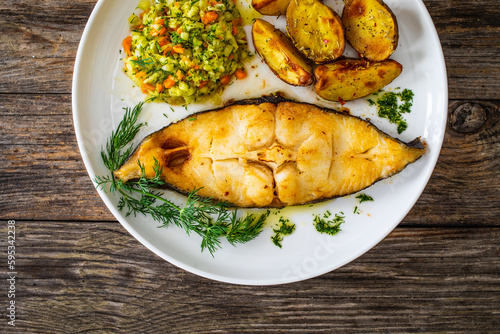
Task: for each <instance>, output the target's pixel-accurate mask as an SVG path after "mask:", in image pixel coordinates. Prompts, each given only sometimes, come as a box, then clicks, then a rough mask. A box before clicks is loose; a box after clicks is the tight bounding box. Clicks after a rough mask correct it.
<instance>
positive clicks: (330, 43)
mask: <svg viewBox="0 0 500 334" xmlns="http://www.w3.org/2000/svg"><path fill="white" fill-rule="evenodd" d="M286 27H287V31H288V35H289V36H290V38H291V39H292V41H293V43H294V44H295V46H296V47H297V49H298V50H299V51H300V52H302V53H303V54H304V55H305V56H306V57H307V58H309V59H311V60H312V61H314V62H315V63H318V64H322V63H327V62H331V61H334V60H336V59H338V58H339V57H340V56H342V53H343V52H344V48H345V34H344V27H343V25H342V21H341V18H340V16H339V15H338V14H337V13H336V12H335V11H334V10H333V9H331V8H330V7H328V6H326V5H324V4H322V3H321V2H320V1H318V0H293V1H291V2H290V5H289V6H288V9H287V11H286Z"/></svg>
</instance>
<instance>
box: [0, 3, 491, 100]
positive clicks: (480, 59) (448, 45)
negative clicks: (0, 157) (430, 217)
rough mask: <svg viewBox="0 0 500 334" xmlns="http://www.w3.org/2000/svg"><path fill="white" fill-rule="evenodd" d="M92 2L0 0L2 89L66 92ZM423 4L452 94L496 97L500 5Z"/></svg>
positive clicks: (455, 96) (7, 91)
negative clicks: (438, 41)
mask: <svg viewBox="0 0 500 334" xmlns="http://www.w3.org/2000/svg"><path fill="white" fill-rule="evenodd" d="M95 2H96V1H95V0H80V1H76V2H75V1H72V2H67V1H61V0H46V1H43V2H39V1H15V2H12V1H9V0H0V9H1V10H2V17H3V18H2V21H0V31H1V32H2V34H1V37H0V38H1V41H2V43H0V52H1V53H2V55H3V56H2V58H1V59H0V66H2V76H1V77H0V93H70V92H71V80H72V71H73V65H74V58H75V56H76V51H77V48H78V42H79V40H80V37H81V34H82V32H83V29H84V26H85V24H86V21H87V19H88V17H89V15H90V13H91V11H92V9H93V7H94V4H95ZM425 5H426V6H427V7H428V9H429V11H430V13H431V16H432V18H433V20H434V23H435V25H436V27H437V31H438V34H439V37H440V39H441V44H442V46H443V50H444V55H445V60H446V64H447V71H448V78H449V94H450V98H451V99H453V100H455V99H470V100H478V99H490V100H491V99H500V95H499V91H500V56H499V54H500V45H499V43H498V40H499V38H500V28H499V23H498V22H499V21H498V19H497V18H498V16H499V15H500V8H499V6H497V5H496V4H495V3H494V2H492V1H490V0H475V1H460V0H452V1H451V0H450V1H440V0H426V1H425ZM485 78H488V80H485Z"/></svg>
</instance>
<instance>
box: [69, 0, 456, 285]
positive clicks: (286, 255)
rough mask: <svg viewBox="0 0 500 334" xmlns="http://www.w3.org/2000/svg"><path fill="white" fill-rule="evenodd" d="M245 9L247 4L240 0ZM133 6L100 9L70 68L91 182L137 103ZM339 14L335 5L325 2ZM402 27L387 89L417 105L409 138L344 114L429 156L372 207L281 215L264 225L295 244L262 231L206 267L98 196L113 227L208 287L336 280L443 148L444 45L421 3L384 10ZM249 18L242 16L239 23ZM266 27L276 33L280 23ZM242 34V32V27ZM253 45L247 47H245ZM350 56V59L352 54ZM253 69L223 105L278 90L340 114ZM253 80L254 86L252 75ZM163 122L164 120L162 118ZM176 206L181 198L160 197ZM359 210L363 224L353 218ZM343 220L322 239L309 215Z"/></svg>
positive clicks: (193, 244)
mask: <svg viewBox="0 0 500 334" xmlns="http://www.w3.org/2000/svg"><path fill="white" fill-rule="evenodd" d="M243 1H244V0H243ZM137 3H138V0H100V1H99V2H98V3H97V5H96V7H95V8H94V11H93V12H92V15H91V16H90V19H89V21H88V24H87V26H86V28H85V31H84V33H83V36H82V39H81V42H80V47H79V49H78V54H77V58H76V63H75V70H74V78H73V116H74V125H75V131H76V135H77V139H78V144H79V147H80V151H81V154H82V158H83V160H84V162H85V166H86V168H87V170H88V172H89V175H90V177H91V178H94V177H95V176H96V175H107V173H108V172H107V170H106V169H105V167H104V166H103V164H102V161H101V157H100V149H101V147H102V146H103V145H105V142H106V140H107V138H108V137H109V135H110V134H111V131H112V130H113V128H114V127H115V126H116V125H117V123H118V122H119V121H120V120H121V118H122V116H123V110H122V107H124V106H131V107H132V106H133V105H135V103H137V102H139V101H140V100H141V99H143V96H142V95H141V93H140V92H139V91H138V90H137V88H134V87H133V85H132V83H131V81H130V80H129V79H128V78H126V77H125V75H124V74H123V73H122V72H121V65H120V61H119V58H120V54H119V50H120V48H121V41H122V39H123V38H124V37H125V36H126V35H127V34H128V24H127V18H128V17H129V15H130V14H131V13H132V12H133V11H134V9H135V7H136V5H137ZM326 3H328V4H329V5H330V6H331V7H333V8H334V9H335V10H336V11H337V12H338V13H340V12H341V8H342V5H343V2H342V1H338V2H335V1H333V0H327V1H326ZM387 4H388V5H389V6H390V7H391V9H392V10H393V11H394V13H395V15H396V17H397V18H398V22H399V35H400V40H399V46H398V49H397V50H396V52H395V53H394V54H393V56H392V57H391V58H392V59H395V60H397V61H399V62H400V63H401V64H403V67H404V69H403V73H402V74H401V76H400V77H399V78H397V79H396V80H395V81H394V82H393V83H391V84H390V85H389V86H388V87H387V88H386V89H391V88H396V87H401V88H409V89H411V90H413V92H414V94H415V97H414V105H413V107H412V113H411V114H409V115H407V117H406V118H407V120H408V125H409V127H408V130H407V131H405V132H404V133H403V134H401V135H398V134H397V132H396V129H395V126H394V125H393V124H389V123H388V122H387V121H385V120H382V119H380V118H378V117H377V116H376V111H375V110H374V109H373V108H371V107H369V106H368V104H367V102H366V101H365V100H359V101H354V102H349V103H347V104H346V107H348V108H349V109H350V110H351V113H352V114H354V115H358V116H361V117H363V118H370V119H371V120H372V122H373V123H374V124H375V125H376V126H377V127H379V128H380V129H381V130H383V131H384V132H386V133H388V134H390V135H392V136H395V137H397V138H399V139H401V140H403V141H410V140H412V139H414V138H415V137H419V136H420V137H422V139H424V140H425V141H426V142H427V145H428V151H427V153H426V154H425V155H424V156H423V157H422V158H421V159H420V160H419V161H417V162H416V163H414V164H412V165H410V166H408V167H407V168H406V169H405V170H404V171H403V172H402V173H400V174H398V175H396V176H394V177H392V178H390V179H388V180H384V181H382V182H378V183H377V184H375V185H374V186H372V187H370V188H368V189H367V190H366V191H364V193H366V194H369V195H371V196H372V197H373V198H374V200H375V201H374V202H365V203H362V204H359V203H358V200H357V199H356V198H355V195H351V196H347V197H344V198H340V199H336V200H332V201H328V202H325V203H322V204H317V205H314V206H311V207H310V206H306V207H299V208H287V209H284V210H281V213H280V215H271V217H272V220H271V222H272V223H277V220H278V218H279V216H281V215H283V216H285V217H287V218H289V219H290V220H291V221H292V222H294V223H296V226H297V228H296V231H295V232H294V233H293V235H291V236H289V237H285V239H284V241H283V248H282V249H280V248H278V247H276V246H274V244H273V243H272V242H271V240H270V236H271V234H272V230H271V228H269V227H268V228H266V229H265V230H264V231H263V233H262V234H261V235H260V236H259V237H258V238H257V239H256V240H254V241H252V242H250V243H247V244H244V245H239V246H237V247H232V246H230V245H229V244H227V242H223V248H222V249H221V250H218V251H217V252H216V253H215V257H212V256H211V255H210V254H209V253H208V252H207V251H204V252H203V253H202V252H201V251H200V239H199V238H198V237H197V236H191V237H188V236H187V235H186V234H185V233H184V231H183V230H181V229H179V228H177V227H175V226H174V227H170V228H168V229H163V228H158V224H157V223H156V222H154V221H152V220H151V219H149V218H147V217H142V216H138V217H133V216H132V217H130V216H129V217H125V216H124V213H123V212H120V211H118V209H117V200H118V199H117V198H116V197H114V196H112V195H110V194H108V193H104V192H102V191H99V194H100V195H101V197H102V199H103V201H104V202H105V203H106V205H107V206H108V208H109V210H110V211H111V212H112V213H113V215H114V216H115V217H116V218H117V219H118V220H119V221H120V223H121V224H122V225H123V226H124V227H125V228H126V229H127V230H128V231H129V232H130V233H131V234H132V235H133V236H134V237H135V238H137V239H138V240H139V241H140V242H141V243H143V244H144V245H145V246H146V247H148V248H149V249H150V250H152V251H153V252H154V253H156V254H157V255H159V256H161V257H162V258H164V259H165V260H167V261H169V262H171V263H173V264H174V265H176V266H178V267H181V268H183V269H185V270H188V271H190V272H192V273H195V274H197V275H200V276H204V277H207V278H210V279H214V280H219V281H224V282H229V283H238V284H254V285H267V284H281V283H289V282H295V281H299V280H303V279H307V278H310V277H314V276H318V275H321V274H324V273H327V272H329V271H331V270H334V269H336V268H338V267H340V266H342V265H344V264H346V263H348V262H350V261H352V260H354V259H355V258H357V257H358V256H360V255H362V254H363V253H365V252H366V251H368V250H369V249H370V248H372V247H373V246H374V245H376V244H377V243H378V242H379V241H380V240H382V239H383V238H384V237H385V236H387V234H389V233H390V232H391V231H392V230H393V229H394V228H395V227H396V226H397V224H399V222H400V221H401V220H402V219H403V218H404V217H405V215H406V214H407V213H408V211H409V210H410V209H411V208H412V206H413V205H414V204H415V202H416V201H417V199H418V197H419V196H420V194H421V193H422V191H423V189H424V187H425V185H426V184H427V182H428V180H429V178H430V176H431V173H432V171H433V169H434V166H435V163H436V161H437V158H438V155H439V151H440V149H441V144H442V141H443V136H444V130H445V124H446V114H447V103H448V95H447V94H448V92H447V81H446V71H445V64H444V59H443V54H442V50H441V45H440V42H439V39H438V36H437V33H436V31H435V28H434V25H433V23H432V20H431V18H430V16H429V14H428V12H427V10H426V8H425V7H424V5H423V3H422V2H421V1H420V0H408V1H401V2H400V1H397V0H387ZM247 13H248V11H242V14H243V15H246V14H247ZM266 19H268V20H269V21H272V22H273V23H275V24H276V25H277V26H278V27H280V28H283V27H284V24H283V19H284V18H280V19H278V20H277V21H276V20H275V19H273V18H271V17H266ZM246 29H247V32H248V31H249V27H246ZM250 44H251V43H250ZM346 54H347V55H348V56H355V54H354V52H353V50H352V49H350V48H348V49H347V50H346ZM252 64H254V65H257V69H255V70H253V69H250V67H248V68H249V74H250V75H249V76H248V78H247V79H245V80H244V81H238V82H237V83H236V84H233V85H231V86H230V87H229V89H227V90H226V92H225V95H224V96H225V98H237V99H239V98H248V97H255V96H259V95H262V94H265V93H270V92H273V91H276V90H282V91H285V92H286V94H287V95H288V97H290V98H294V99H298V100H302V101H308V102H312V103H316V104H321V105H326V106H329V107H333V108H338V107H339V105H338V104H335V103H331V104H329V103H325V102H324V101H319V100H318V99H317V98H316V97H315V95H314V93H313V90H312V88H311V87H309V88H292V87H290V86H288V85H286V84H284V83H282V82H281V81H280V80H278V79H277V78H276V77H275V76H274V75H272V74H271V73H270V71H269V69H268V68H267V66H265V65H264V64H263V63H262V62H261V61H260V58H259V57H258V56H256V57H255V58H254V60H253V63H252ZM257 72H258V74H259V75H258V76H256V73H257ZM213 107H215V106H213V105H211V106H207V105H204V106H203V105H195V106H189V109H188V111H187V112H186V110H184V109H183V108H176V110H175V112H172V111H171V110H170V107H169V106H168V105H165V104H158V103H150V104H148V105H147V106H146V108H145V110H144V112H143V114H142V115H141V120H143V121H147V122H148V124H149V126H148V127H147V128H146V129H144V130H142V131H141V132H140V133H139V135H138V138H137V139H138V140H139V139H140V138H142V137H144V136H145V135H147V134H149V133H151V132H153V131H155V130H157V129H159V128H161V127H163V126H165V125H167V124H168V123H169V122H170V121H173V120H176V119H180V118H183V117H185V116H186V113H190V112H194V111H197V110H200V109H206V108H213ZM164 113H165V114H166V115H167V116H168V117H169V118H168V119H167V118H165V116H164V115H163V114H164ZM166 195H167V196H170V198H172V199H173V200H174V201H179V200H182V197H181V196H178V195H176V194H174V193H167V194H166ZM356 206H357V207H358V209H359V210H360V214H354V213H353V211H354V208H355V207H356ZM326 210H329V211H330V212H332V213H337V212H343V213H344V214H345V216H346V218H345V220H346V223H345V224H343V225H342V231H341V232H340V233H338V234H337V235H335V236H329V235H323V234H319V233H317V232H316V231H315V230H314V227H313V225H312V219H313V215H314V214H321V213H324V212H325V211H326Z"/></svg>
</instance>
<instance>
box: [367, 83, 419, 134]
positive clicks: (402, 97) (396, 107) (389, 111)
mask: <svg viewBox="0 0 500 334" xmlns="http://www.w3.org/2000/svg"><path fill="white" fill-rule="evenodd" d="M413 96H414V94H413V92H412V91H411V90H409V89H404V90H403V91H402V92H397V93H396V92H386V93H384V94H383V95H382V96H381V97H379V98H378V99H377V102H376V103H375V102H374V101H373V100H370V99H368V103H369V104H370V105H371V106H372V105H375V104H376V105H377V112H378V115H379V116H380V117H383V118H387V119H388V120H389V122H391V123H393V124H396V125H397V130H398V133H402V132H403V131H405V130H406V129H407V128H408V124H407V123H406V120H405V119H404V118H403V116H402V114H407V113H410V112H411V106H412V105H413Z"/></svg>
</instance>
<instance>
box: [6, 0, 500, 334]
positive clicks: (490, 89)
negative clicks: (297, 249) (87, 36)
mask: <svg viewBox="0 0 500 334" xmlns="http://www.w3.org/2000/svg"><path fill="white" fill-rule="evenodd" d="M95 3H96V1H95V0H77V1H66V0H43V1H36V0H17V1H11V0H0V8H1V16H0V22H1V23H0V29H1V34H0V38H1V43H0V50H1V55H2V56H1V58H0V64H1V70H2V72H1V75H0V101H1V102H0V152H1V160H0V170H1V174H0V185H1V190H0V221H1V223H2V224H1V228H0V231H1V238H0V249H1V251H2V260H1V262H0V272H1V273H2V283H1V284H0V288H1V291H0V314H1V317H0V329H1V330H0V332H2V333H77V332H78V333H80V332H85V333H115V332H117V333H118V332H120V333H121V332H123V333H389V332H391V333H406V332H423V333H438V332H439V333H458V332H460V333H498V331H499V328H500V246H499V240H500V228H499V226H500V220H499V217H500V158H499V157H500V122H499V118H500V114H499V104H500V93H499V92H500V56H499V55H500V24H499V22H500V21H499V19H498V18H499V17H500V6H499V5H498V2H497V1H496V0H470V1H462V0H425V5H426V6H427V8H428V10H429V12H430V14H431V16H432V18H433V20H434V23H435V24H436V27H437V30H438V33H439V36H440V38H441V43H442V46H443V50H444V55H445V58H446V64H447V71H448V79H449V99H450V100H449V109H448V112H449V116H450V118H449V120H450V121H449V123H448V124H447V125H448V126H447V130H446V136H445V140H444V144H443V148H442V152H441V155H440V158H439V161H438V163H437V166H436V169H435V172H434V174H433V176H432V178H431V180H430V182H429V184H428V186H427V187H426V189H425V191H424V193H423V194H422V196H421V197H420V199H419V201H418V202H417V204H416V205H415V207H414V208H413V209H412V210H411V212H410V213H409V214H408V216H407V217H406V218H405V219H404V220H403V222H401V224H400V225H399V226H398V227H397V228H396V229H395V230H394V231H393V232H392V233H391V234H390V235H389V236H388V237H387V238H386V239H385V240H384V241H382V242H381V243H380V244H379V245H377V246H376V247H375V248H373V249H372V250H371V251H369V252H368V253H366V254H365V255H363V256H361V257H360V258H358V259H357V260H355V261H353V262H352V263H350V264H348V265H345V266H344V267H342V268H340V269H338V270H335V271H333V272H330V273H328V274H325V275H323V276H321V277H318V278H314V279H310V280H306V281H303V282H299V283H293V284H288V285H281V286H266V287H252V286H238V285H230V284H224V283H219V282H215V281H211V280H208V279H205V278H201V277H198V276H195V275H193V274H191V273H188V272H185V271H184V270H181V269H178V268H176V267H175V266H173V265H171V264H170V263H168V262H166V261H164V260H162V259H161V258H159V257H157V256H156V255H154V254H153V253H152V252H151V251H149V250H148V249H146V248H145V247H144V246H142V245H141V244H140V243H139V242H138V241H136V240H135V239H134V238H133V237H132V236H131V235H130V234H128V233H127V232H126V231H125V229H124V228H123V227H122V226H121V225H120V224H119V223H118V222H117V221H116V220H115V218H114V217H113V216H112V215H111V213H110V212H109V211H108V209H107V208H106V207H105V205H104V204H103V202H102V201H101V199H100V198H99V196H98V194H97V192H96V191H95V189H94V186H93V184H92V182H91V180H90V178H89V177H88V175H87V172H86V170H85V168H84V165H83V163H82V160H81V158H80V153H79V151H78V147H77V143H76V138H75V134H74V130H73V122H72V114H71V82H72V71H73V65H74V59H75V55H76V51H77V47H78V43H79V40H80V37H81V34H82V32H83V29H84V26H85V24H86V22H87V19H88V17H89V15H90V13H91V11H92V9H93V7H94V5H95ZM9 220H15V227H16V242H15V245H16V262H15V265H16V266H15V270H16V272H17V275H16V280H15V303H16V304H15V306H16V322H15V324H16V327H11V326H8V324H7V321H8V315H9V312H10V311H9V310H7V307H9V304H8V302H9V300H10V298H8V290H9V286H10V285H8V284H6V278H8V276H7V272H8V271H9V269H8V267H7V258H6V253H7V246H8V238H7V233H8V226H9V225H8V221H9Z"/></svg>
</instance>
